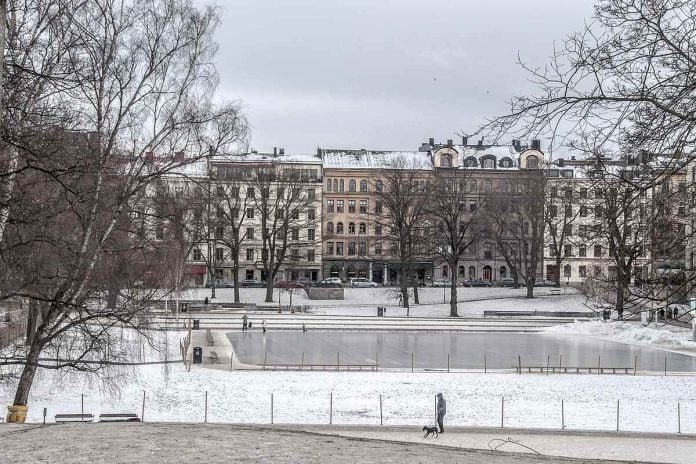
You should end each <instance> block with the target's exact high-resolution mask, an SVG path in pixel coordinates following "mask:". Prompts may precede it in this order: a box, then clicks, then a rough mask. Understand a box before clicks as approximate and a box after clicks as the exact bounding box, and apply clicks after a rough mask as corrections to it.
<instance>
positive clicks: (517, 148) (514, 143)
mask: <svg viewBox="0 0 696 464" xmlns="http://www.w3.org/2000/svg"><path fill="white" fill-rule="evenodd" d="M512 148H514V149H515V151H518V152H519V151H520V149H521V146H520V139H512Z"/></svg>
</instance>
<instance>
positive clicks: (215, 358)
mask: <svg viewBox="0 0 696 464" xmlns="http://www.w3.org/2000/svg"><path fill="white" fill-rule="evenodd" d="M208 359H209V360H210V362H211V363H212V364H217V363H219V362H220V357H219V356H218V354H217V353H216V352H215V351H211V352H210V354H209V355H208Z"/></svg>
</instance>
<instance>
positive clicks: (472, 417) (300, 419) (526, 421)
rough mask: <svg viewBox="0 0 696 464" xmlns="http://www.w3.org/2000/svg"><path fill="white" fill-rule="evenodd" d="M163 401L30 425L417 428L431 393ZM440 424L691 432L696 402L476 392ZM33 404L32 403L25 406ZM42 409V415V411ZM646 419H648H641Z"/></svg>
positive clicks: (143, 398)
mask: <svg viewBox="0 0 696 464" xmlns="http://www.w3.org/2000/svg"><path fill="white" fill-rule="evenodd" d="M180 399H181V398H176V399H175V401H174V402H172V398H168V395H167V392H156V393H155V394H153V393H152V392H151V393H150V394H148V393H146V392H145V391H143V392H142V393H141V395H138V398H130V399H129V400H128V399H126V400H125V401H124V402H122V403H120V404H113V403H108V402H107V403H102V402H101V401H100V400H99V398H95V397H91V396H89V395H77V396H76V397H75V398H74V402H71V403H66V404H63V405H61V406H51V405H49V406H48V407H47V408H46V409H43V407H42V406H41V405H36V407H30V413H29V418H28V421H29V422H42V421H44V420H46V418H45V417H43V415H44V414H47V417H48V422H52V420H53V417H54V415H55V414H58V413H77V412H80V413H81V414H85V413H87V414H94V416H95V417H98V414H100V413H109V412H114V411H118V412H137V413H139V415H140V417H141V418H142V419H143V420H144V421H152V422H203V423H236V424H240V423H242V424H243V423H249V424H300V425H321V424H326V425H363V426H379V425H404V426H414V427H422V426H423V425H430V424H434V423H435V409H434V407H435V401H436V400H435V397H434V396H433V397H430V396H429V395H419V396H418V397H417V398H416V397H410V396H409V395H406V396H405V397H404V395H401V394H399V395H396V394H393V393H392V394H379V395H374V396H370V397H358V396H355V395H352V396H351V395H346V394H345V393H334V392H327V393H326V394H324V395H320V396H314V397H312V398H297V397H296V396H294V395H291V394H288V393H282V392H281V393H278V392H270V393H265V394H263V395H262V396H253V397H247V398H235V399H230V398H229V397H222V396H219V395H218V396H216V395H214V394H213V395H211V394H210V393H209V392H207V391H203V392H200V394H196V395H191V396H189V397H188V398H187V400H186V401H183V402H181V401H179V400H180ZM446 399H447V401H448V408H447V409H448V411H447V415H446V416H445V424H446V427H453V426H465V427H497V428H502V429H504V428H507V427H514V428H546V429H574V430H604V431H637V432H655V433H677V434H681V433H696V403H695V402H676V403H674V404H670V403H659V402H655V401H650V400H646V401H635V400H633V401H631V400H629V401H624V400H621V399H616V400H607V401H596V402H587V401H572V400H571V401H569V400H565V399H559V400H553V401H543V402H542V401H537V400H528V399H521V398H509V397H507V398H506V397H502V396H501V397H493V396H481V397H478V398H473V399H472V398H463V397H462V396H461V395H458V394H457V393H456V392H449V393H448V394H447V395H446ZM30 406H31V405H30ZM46 411H48V412H46ZM646 418H650V419H649V420H647V419H646Z"/></svg>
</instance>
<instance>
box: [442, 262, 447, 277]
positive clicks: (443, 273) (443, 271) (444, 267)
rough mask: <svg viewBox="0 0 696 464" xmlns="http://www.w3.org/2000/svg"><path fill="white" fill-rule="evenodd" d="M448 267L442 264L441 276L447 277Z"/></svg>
mask: <svg viewBox="0 0 696 464" xmlns="http://www.w3.org/2000/svg"><path fill="white" fill-rule="evenodd" d="M448 271H449V268H448V267H447V265H444V266H442V277H444V278H447V275H448V274H449V272H448Z"/></svg>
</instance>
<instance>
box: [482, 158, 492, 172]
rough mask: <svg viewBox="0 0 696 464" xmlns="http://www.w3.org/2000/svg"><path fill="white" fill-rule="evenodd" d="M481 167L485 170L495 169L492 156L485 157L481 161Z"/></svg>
mask: <svg viewBox="0 0 696 464" xmlns="http://www.w3.org/2000/svg"><path fill="white" fill-rule="evenodd" d="M483 167H484V168H485V169H493V168H495V158H494V157H492V156H489V157H486V158H484V159H483Z"/></svg>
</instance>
